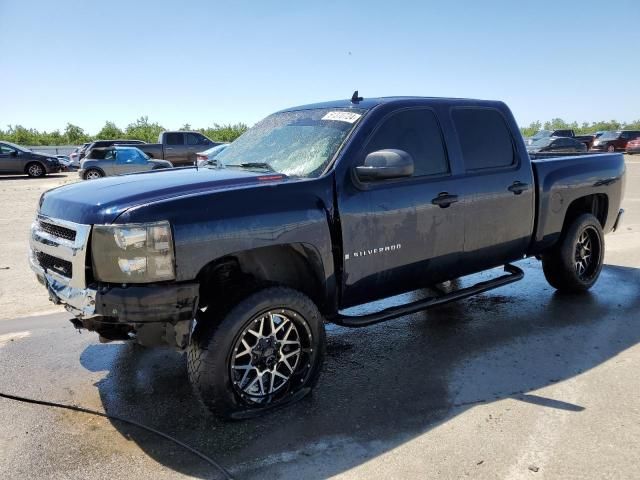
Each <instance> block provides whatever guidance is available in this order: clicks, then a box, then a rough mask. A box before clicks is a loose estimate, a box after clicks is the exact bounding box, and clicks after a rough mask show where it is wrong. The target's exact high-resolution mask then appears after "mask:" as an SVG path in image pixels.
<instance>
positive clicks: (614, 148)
mask: <svg viewBox="0 0 640 480" xmlns="http://www.w3.org/2000/svg"><path fill="white" fill-rule="evenodd" d="M615 151H616V147H614V146H613V145H609V146H608V147H607V152H609V153H613V152H615Z"/></svg>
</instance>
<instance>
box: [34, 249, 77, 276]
mask: <svg viewBox="0 0 640 480" xmlns="http://www.w3.org/2000/svg"><path fill="white" fill-rule="evenodd" d="M36 259H37V260H38V264H39V265H40V267H42V268H43V269H44V270H45V271H47V270H49V271H52V272H55V273H57V274H58V275H62V276H63V277H67V278H71V277H72V276H73V267H72V266H71V262H68V261H67V260H62V259H61V258H56V257H54V256H52V255H49V254H47V253H43V252H36Z"/></svg>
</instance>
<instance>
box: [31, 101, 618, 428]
mask: <svg viewBox="0 0 640 480" xmlns="http://www.w3.org/2000/svg"><path fill="white" fill-rule="evenodd" d="M217 159H218V160H219V161H220V162H222V165H224V167H225V168H218V167H215V168H208V167H207V168H199V169H196V168H182V169H176V170H173V171H160V172H153V173H141V174H135V175H130V176H128V177H118V178H105V179H102V180H100V185H99V188H98V186H96V185H95V184H94V183H92V182H81V183H77V184H73V185H65V186H63V187H59V188H56V189H54V190H50V191H48V192H45V193H44V195H43V196H42V197H41V199H40V202H39V206H38V211H37V217H36V219H35V222H34V223H33V224H32V230H31V241H30V248H31V251H30V262H31V267H32V268H33V270H34V271H35V273H36V275H37V277H38V278H39V280H40V281H41V282H42V283H43V285H45V286H46V289H47V292H48V294H49V296H50V298H51V299H52V300H53V301H54V302H56V303H61V304H63V305H65V307H66V309H67V310H68V311H69V312H71V313H72V314H73V315H74V317H75V318H74V319H73V320H72V322H73V324H74V325H75V326H76V327H77V328H85V329H89V330H92V331H96V332H98V334H99V335H100V336H101V340H102V341H109V340H132V341H136V342H138V343H141V344H143V345H149V346H152V345H161V344H168V345H171V346H172V347H174V348H177V349H181V350H186V351H187V370H188V375H189V378H190V380H191V382H192V383H193V385H194V388H195V390H196V391H197V392H198V398H200V399H201V400H202V401H203V402H204V403H205V404H206V405H207V406H208V407H209V408H210V409H211V410H212V411H213V412H214V413H215V414H217V415H219V416H223V417H226V418H247V417H251V416H255V415H259V414H262V413H265V412H268V411H271V410H272V409H273V408H275V407H280V406H283V405H287V404H290V403H291V402H294V401H296V400H299V399H300V398H302V397H304V396H305V395H307V394H308V393H309V392H310V391H311V390H312V389H313V387H314V386H315V385H316V383H317V380H318V375H319V373H320V371H321V368H322V361H323V357H324V352H325V346H326V339H325V330H324V329H325V321H328V322H334V323H337V324H339V325H343V326H345V327H363V326H367V325H371V324H374V323H378V322H382V321H390V320H392V319H395V318H398V317H401V316H403V315H407V314H411V313H415V312H417V311H421V310H425V309H427V308H430V307H434V306H437V305H442V304H444V303H447V302H452V301H455V300H460V299H463V298H467V297H469V296H471V295H475V294H478V293H482V292H485V291H487V290H490V289H493V288H497V287H500V286H503V285H506V284H509V283H512V282H515V281H517V280H520V279H521V278H522V277H523V275H524V273H523V272H522V270H521V269H519V268H518V267H516V266H514V265H511V263H510V262H515V261H518V260H521V259H522V258H524V257H532V258H540V259H541V260H542V268H543V271H544V275H545V277H546V278H547V280H548V282H549V283H550V284H551V285H552V286H553V287H554V288H556V289H558V290H560V291H565V292H584V291H586V290H588V289H589V288H591V287H592V286H593V285H594V284H595V283H596V281H597V279H598V276H599V274H600V271H601V269H602V265H603V259H604V235H605V233H608V232H610V231H612V230H615V229H616V228H617V227H618V226H619V224H620V218H621V214H622V212H621V210H620V203H621V201H622V195H623V185H624V181H625V178H624V176H625V164H624V159H623V156H622V155H621V154H618V153H613V154H602V155H583V156H575V157H563V158H555V159H554V158H552V159H545V160H542V161H538V160H532V159H531V157H530V155H529V154H527V151H526V148H525V145H524V142H523V141H522V138H521V136H520V132H519V131H518V126H517V124H516V121H515V119H514V118H513V115H512V114H511V111H510V110H509V108H508V107H507V106H506V105H505V104H504V103H502V102H496V101H482V100H466V99H448V98H444V99H441V98H418V97H389V98H375V99H362V98H361V97H358V95H357V94H355V95H354V96H353V98H352V99H351V101H349V100H341V101H335V102H325V103H321V104H316V105H305V106H301V107H296V108H290V109H287V110H283V111H280V112H278V113H275V114H273V115H271V116H269V117H267V118H266V119H265V120H263V121H262V122H259V123H258V124H257V125H255V126H254V127H252V128H251V129H249V130H248V131H247V132H246V133H244V134H243V135H242V136H240V137H239V138H238V139H237V140H235V141H234V142H233V143H231V144H230V145H229V146H228V147H227V148H226V150H224V151H223V152H222V153H220V155H219V156H218V157H217ZM499 266H502V267H504V270H505V272H506V273H505V274H500V273H496V272H495V271H494V272H492V274H491V276H490V277H489V276H483V278H482V279H480V281H479V283H475V284H473V285H472V284H470V283H466V282H461V284H460V285H459V286H458V287H456V288H453V289H452V290H450V291H443V290H441V289H440V290H438V291H437V292H434V294H433V296H430V297H428V298H424V297H421V298H420V299H416V300H415V301H413V302H411V303H407V304H404V305H397V306H393V307H389V308H387V309H385V310H381V311H377V312H374V313H365V314H362V313H358V312H357V310H356V311H355V313H354V310H351V312H352V313H351V314H349V313H348V312H345V310H346V309H348V308H349V307H353V306H356V305H362V304H366V303H369V302H372V301H374V300H379V299H382V298H385V297H389V296H392V295H397V294H399V293H402V292H408V291H412V290H416V289H419V288H424V287H428V286H433V285H436V284H438V283H439V282H443V281H446V280H450V279H454V278H458V277H461V276H465V275H469V274H473V273H476V272H481V271H484V270H487V269H492V268H494V267H499ZM522 295H523V296H524V297H526V296H529V297H531V298H534V296H535V292H532V291H531V290H530V289H528V290H527V291H523V292H522ZM533 301H534V300H533ZM470 305H472V304H468V306H470ZM511 311H512V313H513V315H520V314H521V313H522V312H521V309H518V308H514V309H512V310H511ZM402 325H403V324H401V326H400V328H402ZM463 326H464V325H459V327H460V328H462V327H463ZM413 330H414V331H413V332H407V334H408V335H414V336H415V334H416V331H415V330H416V329H413ZM418 334H419V332H418ZM418 341H420V339H419V338H418ZM371 347H372V348H373V347H374V346H373V345H372V346H371ZM372 355H376V353H375V352H372ZM124 361H126V358H125V359H124ZM407 362H411V359H407ZM363 368H365V367H363ZM365 374H367V375H372V376H373V378H375V375H376V372H367V373H365ZM420 381H429V379H428V378H427V379H422V378H421V379H420ZM375 388H376V387H375V382H372V383H371V392H370V393H368V394H370V395H372V397H373V395H374V393H372V392H374V391H375ZM406 388H411V385H407V386H406ZM157 400H158V401H159V402H160V401H162V399H161V398H158V399H157ZM176 414H178V415H179V414H182V412H176Z"/></svg>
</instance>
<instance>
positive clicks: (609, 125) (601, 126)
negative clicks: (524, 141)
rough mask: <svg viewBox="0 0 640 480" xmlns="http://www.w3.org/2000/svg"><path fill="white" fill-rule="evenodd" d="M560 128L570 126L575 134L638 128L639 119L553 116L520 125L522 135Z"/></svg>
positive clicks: (526, 135)
mask: <svg viewBox="0 0 640 480" xmlns="http://www.w3.org/2000/svg"><path fill="white" fill-rule="evenodd" d="M561 128H571V129H573V130H574V131H575V132H576V134H577V135H586V134H589V133H593V132H597V131H601V130H623V129H624V130H640V120H636V121H634V122H630V123H624V122H618V121H617V120H609V121H608V122H606V121H601V122H591V123H589V122H583V123H581V124H578V122H571V123H569V122H565V121H564V120H563V119H561V118H554V119H552V120H550V121H548V122H544V123H542V122H540V121H537V122H532V123H531V125H529V126H528V127H520V131H521V132H522V135H524V136H525V137H531V136H532V135H533V134H534V133H536V132H537V131H539V130H543V129H544V130H558V129H561Z"/></svg>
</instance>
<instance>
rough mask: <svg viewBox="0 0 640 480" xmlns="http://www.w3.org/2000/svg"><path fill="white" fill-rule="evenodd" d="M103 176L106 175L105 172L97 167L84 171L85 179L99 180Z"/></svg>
mask: <svg viewBox="0 0 640 480" xmlns="http://www.w3.org/2000/svg"><path fill="white" fill-rule="evenodd" d="M102 177H104V175H103V173H102V172H101V171H100V170H98V169H96V168H90V169H89V170H87V171H86V172H85V173H84V179H85V180H97V179H98V178H102Z"/></svg>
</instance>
